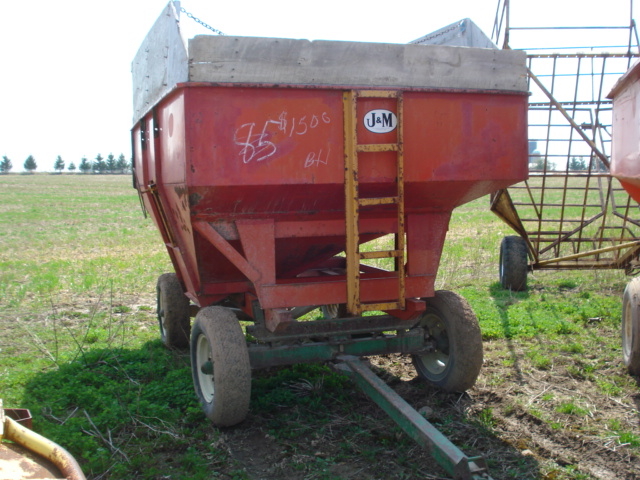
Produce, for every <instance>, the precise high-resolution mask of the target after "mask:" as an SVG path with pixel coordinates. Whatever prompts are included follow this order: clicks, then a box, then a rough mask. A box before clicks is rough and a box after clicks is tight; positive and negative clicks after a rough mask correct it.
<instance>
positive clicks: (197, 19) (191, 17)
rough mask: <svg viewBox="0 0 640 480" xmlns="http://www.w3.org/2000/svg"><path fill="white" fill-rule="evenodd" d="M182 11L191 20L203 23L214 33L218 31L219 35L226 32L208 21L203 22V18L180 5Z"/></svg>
mask: <svg viewBox="0 0 640 480" xmlns="http://www.w3.org/2000/svg"><path fill="white" fill-rule="evenodd" d="M180 11H181V12H182V13H184V14H185V15H186V16H187V17H189V18H190V19H191V20H193V21H195V22H196V23H199V24H200V25H202V26H203V27H204V28H208V29H209V30H211V31H212V32H213V33H217V34H218V35H224V33H222V32H221V31H220V30H218V29H217V28H213V27H212V26H211V25H209V24H208V23H205V22H203V21H202V20H200V19H199V18H198V17H194V16H193V15H192V14H191V13H189V12H187V11H186V10H185V9H184V7H180Z"/></svg>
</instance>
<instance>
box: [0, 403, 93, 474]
mask: <svg viewBox="0 0 640 480" xmlns="http://www.w3.org/2000/svg"><path fill="white" fill-rule="evenodd" d="M31 428H32V422H31V413H30V412H29V410H26V409H24V408H2V400H0V478H2V479H3V480H14V479H15V480H22V479H26V478H32V479H38V478H42V479H47V480H53V479H55V478H60V479H63V478H64V479H66V480H84V479H85V476H84V474H83V473H82V470H81V469H80V466H79V465H78V462H77V461H76V460H75V458H73V457H72V456H71V454H70V453H69V452H67V451H66V450H65V449H64V448H62V447H61V446H60V445H57V444H55V443H53V442H52V441H51V440H48V439H47V438H44V437H43V436H41V435H39V434H37V433H36V432H34V431H33V430H32V429H31Z"/></svg>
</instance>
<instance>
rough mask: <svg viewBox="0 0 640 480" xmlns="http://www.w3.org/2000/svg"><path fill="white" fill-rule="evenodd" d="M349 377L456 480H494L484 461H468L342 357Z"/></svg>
mask: <svg viewBox="0 0 640 480" xmlns="http://www.w3.org/2000/svg"><path fill="white" fill-rule="evenodd" d="M340 360H342V362H343V363H340V364H338V365H337V366H336V368H337V369H339V370H340V371H342V372H344V373H346V374H347V375H348V376H349V377H350V378H351V379H352V380H353V381H354V382H355V383H356V384H357V385H358V386H359V387H360V388H361V389H362V390H363V391H364V392H365V393H366V394H367V395H368V396H369V397H370V398H371V399H372V400H373V401H374V402H376V404H378V406H379V407H380V408H382V410H384V411H385V412H386V413H387V414H388V415H389V416H390V417H391V418H392V419H393V421H395V422H396V423H397V424H398V426H399V427H400V428H401V429H402V430H404V432H405V433H406V434H407V435H409V436H410V437H411V438H412V439H413V440H415V441H416V442H417V443H419V444H420V445H421V446H423V447H424V448H425V449H426V450H427V452H428V453H429V454H430V455H431V456H432V457H433V458H434V459H435V460H436V462H438V464H439V465H440V466H441V467H442V468H444V469H445V470H446V471H447V473H448V474H450V475H453V477H454V478H455V479H456V480H481V479H484V480H491V477H490V476H489V474H488V471H487V465H486V462H485V461H484V458H482V457H468V456H466V455H465V454H464V453H463V452H462V451H461V450H460V449H458V447H456V446H455V445H454V444H453V443H452V442H451V441H450V440H449V439H448V438H447V437H445V436H444V435H443V434H442V433H440V431H438V429H436V428H435V427H434V426H433V425H432V424H431V423H429V422H428V421H427V420H426V419H425V418H424V417H423V416H422V415H420V414H419V413H418V412H417V411H416V410H414V409H413V408H412V407H411V406H410V405H409V404H408V403H407V402H406V401H405V400H404V399H403V398H402V397H400V395H398V394H397V393H396V392H394V391H393V390H392V389H391V388H390V387H389V386H388V385H387V384H386V383H384V382H383V381H382V380H381V379H380V378H379V377H378V376H376V375H375V374H374V373H373V372H372V371H371V370H370V369H369V368H368V367H367V366H366V365H365V364H364V363H363V362H362V361H360V360H359V359H358V358H356V357H351V356H343V357H340Z"/></svg>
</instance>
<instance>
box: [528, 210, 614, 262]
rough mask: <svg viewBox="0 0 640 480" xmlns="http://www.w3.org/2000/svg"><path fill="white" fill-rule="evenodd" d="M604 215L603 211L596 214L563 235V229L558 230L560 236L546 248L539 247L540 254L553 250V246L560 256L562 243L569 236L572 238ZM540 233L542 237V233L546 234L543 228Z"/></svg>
mask: <svg viewBox="0 0 640 480" xmlns="http://www.w3.org/2000/svg"><path fill="white" fill-rule="evenodd" d="M603 215H604V214H603V213H602V212H601V213H599V214H597V215H595V216H594V217H592V218H590V219H589V220H587V221H586V222H581V224H580V225H579V226H578V227H576V228H574V229H573V230H571V231H570V232H568V233H566V234H565V235H562V231H558V236H557V237H556V238H555V240H554V241H553V242H552V243H551V244H550V245H548V246H547V247H546V248H543V249H540V247H538V248H539V254H540V255H542V254H544V253H546V252H548V251H549V250H551V249H552V248H554V249H555V250H556V252H558V253H557V254H556V256H557V257H559V256H560V255H559V252H560V246H561V245H562V243H565V242H567V240H568V239H569V238H571V236H573V235H575V234H576V233H578V232H579V231H582V230H583V229H584V228H586V227H587V226H589V225H591V224H592V223H593V222H595V221H596V220H598V219H599V218H600V217H602V216H603ZM538 233H539V235H540V238H541V236H542V235H544V234H545V232H544V231H543V230H542V229H539V230H538ZM541 240H542V238H541ZM545 243H546V242H545Z"/></svg>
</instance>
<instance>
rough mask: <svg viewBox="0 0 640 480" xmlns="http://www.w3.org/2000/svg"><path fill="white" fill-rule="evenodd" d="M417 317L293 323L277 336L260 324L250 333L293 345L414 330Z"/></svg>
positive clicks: (382, 316)
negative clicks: (359, 335) (367, 334)
mask: <svg viewBox="0 0 640 480" xmlns="http://www.w3.org/2000/svg"><path fill="white" fill-rule="evenodd" d="M416 322H417V317H414V318H413V319H400V318H398V317H394V316H391V315H376V316H368V317H347V318H332V319H325V320H314V321H310V322H292V323H289V324H287V325H283V326H282V328H280V329H279V330H278V333H273V332H271V331H269V330H268V329H266V328H264V326H263V325H261V324H256V325H253V326H251V327H249V328H250V333H251V335H253V336H254V337H256V339H257V340H258V341H260V342H275V341H294V340H302V339H306V338H309V337H325V336H332V335H344V334H350V335H358V334H366V333H381V332H390V331H396V330H407V329H409V328H412V327H414V326H415V324H416Z"/></svg>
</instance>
